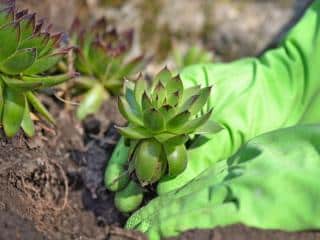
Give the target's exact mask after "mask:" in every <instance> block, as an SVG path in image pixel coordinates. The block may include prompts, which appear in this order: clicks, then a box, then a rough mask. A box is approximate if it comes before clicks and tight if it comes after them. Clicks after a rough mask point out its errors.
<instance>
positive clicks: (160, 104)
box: [118, 68, 222, 186]
mask: <svg viewBox="0 0 320 240" xmlns="http://www.w3.org/2000/svg"><path fill="white" fill-rule="evenodd" d="M210 92H211V87H210V86H207V87H204V88H201V87H200V86H194V87H190V88H186V89H184V87H183V83H182V81H181V79H180V77H179V75H177V76H172V74H171V72H170V71H169V70H168V69H167V68H165V69H163V70H162V71H161V72H160V73H159V74H157V75H156V76H155V78H154V81H153V83H152V85H151V86H148V84H147V82H146V81H145V80H144V79H143V78H142V77H140V78H139V79H138V81H137V82H136V83H135V84H134V83H133V82H129V81H127V82H126V84H125V86H124V96H123V97H119V101H118V105H119V110H120V112H121V114H122V115H123V116H124V117H125V118H126V119H127V120H128V126H127V127H118V129H119V131H120V133H121V134H122V135H123V136H124V137H125V139H126V143H127V145H129V146H130V150H129V173H132V172H134V173H135V175H136V176H137V178H138V180H139V182H140V184H141V185H142V186H144V185H147V184H152V183H155V182H157V181H158V180H159V179H160V178H161V177H162V176H164V175H165V174H168V175H169V176H177V175H178V174H180V173H181V172H182V171H183V170H184V169H185V168H186V166H187V161H188V160H187V150H186V146H185V144H186V142H187V141H188V140H189V139H190V137H191V135H199V134H200V135H203V134H210V133H217V132H218V131H220V130H221V129H222V128H221V127H220V126H219V125H218V124H216V123H215V122H213V121H211V120H210V121H209V118H210V116H211V113H212V109H208V107H206V103H207V101H208V98H209V95H210Z"/></svg>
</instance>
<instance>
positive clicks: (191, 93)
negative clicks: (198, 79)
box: [181, 85, 200, 103]
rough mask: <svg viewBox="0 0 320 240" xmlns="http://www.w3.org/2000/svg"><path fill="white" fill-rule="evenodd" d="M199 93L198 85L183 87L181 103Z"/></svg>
mask: <svg viewBox="0 0 320 240" xmlns="http://www.w3.org/2000/svg"><path fill="white" fill-rule="evenodd" d="M199 93H200V86H199V85H197V86H193V87H189V88H186V89H184V90H183V94H182V97H181V103H184V102H185V101H186V100H187V99H189V98H190V97H192V96H195V95H199Z"/></svg>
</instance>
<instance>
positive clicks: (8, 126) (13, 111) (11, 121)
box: [2, 87, 25, 137]
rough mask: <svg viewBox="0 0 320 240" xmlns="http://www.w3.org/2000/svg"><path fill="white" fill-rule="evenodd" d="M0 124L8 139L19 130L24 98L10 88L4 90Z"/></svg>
mask: <svg viewBox="0 0 320 240" xmlns="http://www.w3.org/2000/svg"><path fill="white" fill-rule="evenodd" d="M4 97H5V101H4V108H3V116H2V124H3V128H4V132H5V133H6V135H7V136H8V137H13V136H14V135H15V134H16V133H17V132H18V131H19V128H20V125H21V122H22V120H23V115H24V109H25V96H24V95H23V94H22V93H21V92H19V91H15V90H13V89H10V88H8V87H7V88H6V89H5V96H4Z"/></svg>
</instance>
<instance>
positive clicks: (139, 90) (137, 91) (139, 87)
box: [134, 77, 147, 109]
mask: <svg viewBox="0 0 320 240" xmlns="http://www.w3.org/2000/svg"><path fill="white" fill-rule="evenodd" d="M146 89H147V83H146V81H145V80H144V79H143V78H142V77H139V79H138V81H137V83H136V84H135V87H134V97H135V99H136V102H137V103H138V105H139V107H140V109H141V107H142V103H141V102H142V96H143V93H144V91H145V90H146Z"/></svg>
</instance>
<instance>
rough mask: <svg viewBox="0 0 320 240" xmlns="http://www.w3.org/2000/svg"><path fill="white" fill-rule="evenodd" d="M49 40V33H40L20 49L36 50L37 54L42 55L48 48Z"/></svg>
mask: <svg viewBox="0 0 320 240" xmlns="http://www.w3.org/2000/svg"><path fill="white" fill-rule="evenodd" d="M49 38H50V35H49V33H41V32H39V33H37V34H36V35H30V36H29V37H28V38H26V39H25V40H23V41H22V42H21V43H20V45H19V49H23V48H36V49H37V53H40V52H41V51H42V50H43V49H44V48H45V47H46V46H47V44H48V41H49Z"/></svg>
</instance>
